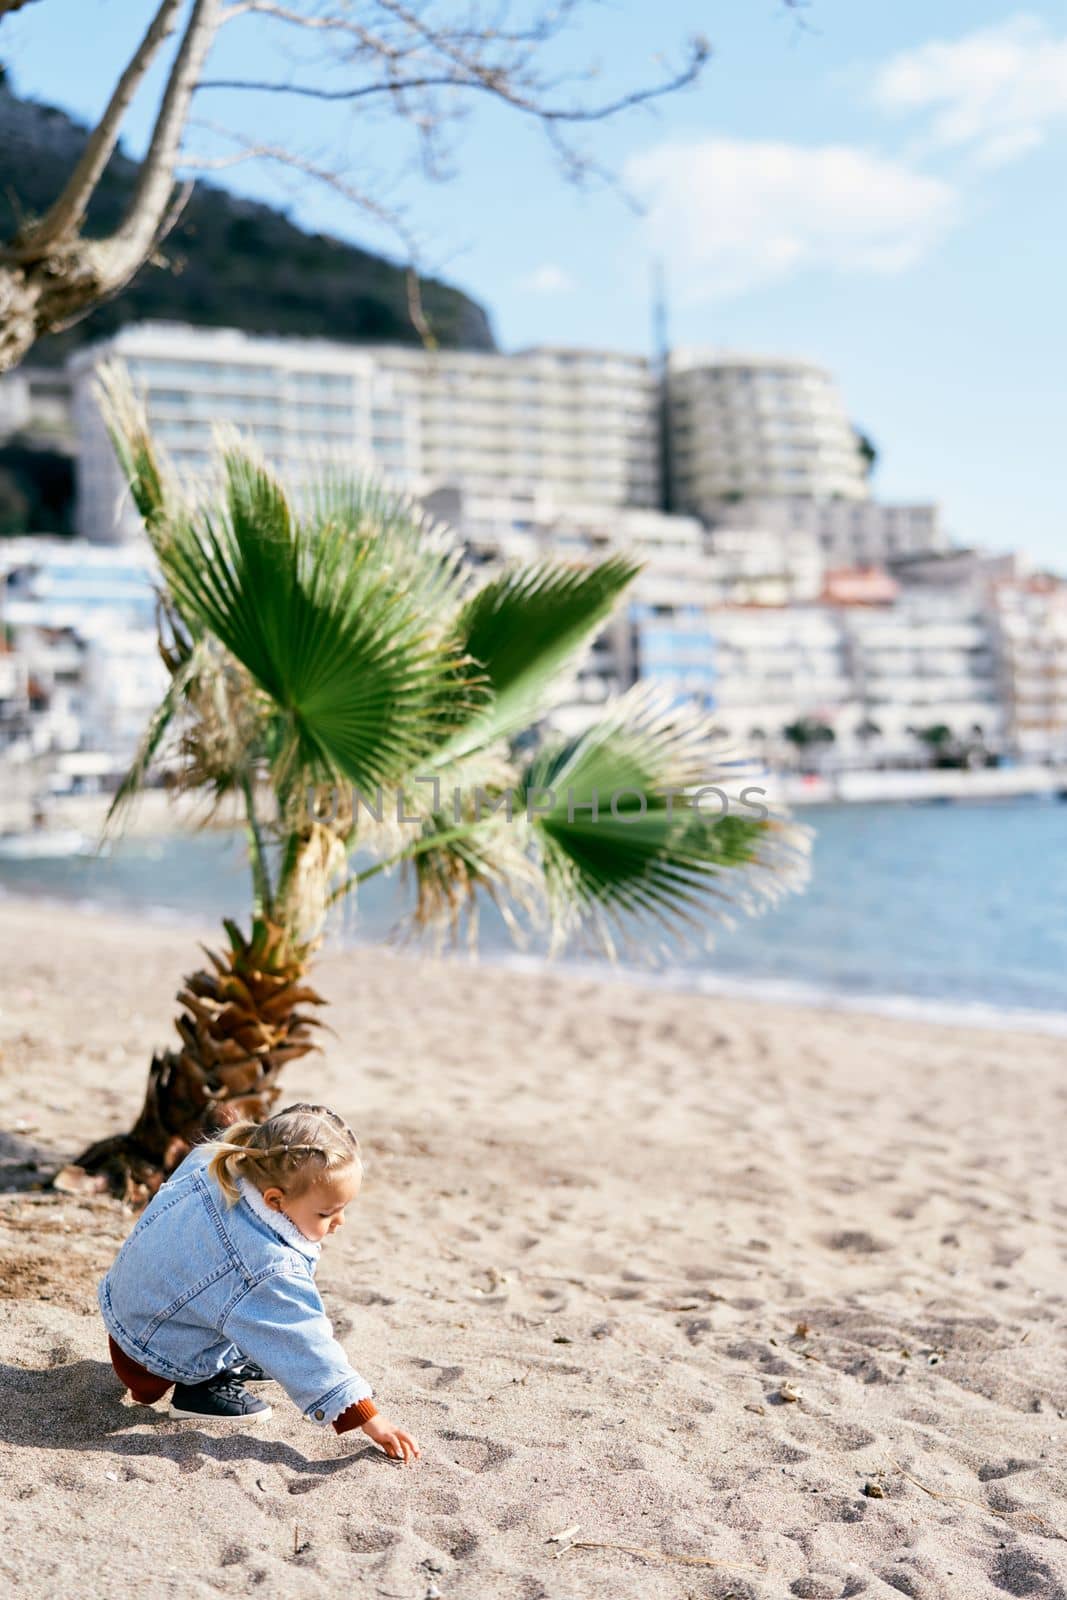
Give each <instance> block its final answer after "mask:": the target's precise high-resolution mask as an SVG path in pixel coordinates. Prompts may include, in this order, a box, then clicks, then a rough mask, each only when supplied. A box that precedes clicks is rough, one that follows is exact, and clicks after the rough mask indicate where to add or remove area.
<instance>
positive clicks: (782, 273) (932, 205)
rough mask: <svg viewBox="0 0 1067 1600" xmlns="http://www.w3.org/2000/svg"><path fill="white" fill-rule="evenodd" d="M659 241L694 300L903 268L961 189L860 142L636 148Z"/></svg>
mask: <svg viewBox="0 0 1067 1600" xmlns="http://www.w3.org/2000/svg"><path fill="white" fill-rule="evenodd" d="M626 178H627V180H628V182H629V183H630V184H631V185H632V186H633V187H634V188H635V189H636V190H637V192H638V193H639V194H640V195H642V196H643V198H644V199H645V201H646V204H647V207H648V213H647V216H646V219H645V226H646V229H647V232H648V235H649V243H650V245H651V247H652V248H653V249H654V250H655V251H656V252H657V253H659V254H662V255H663V256H664V258H665V259H666V260H667V262H668V264H669V265H670V267H671V270H672V277H673V278H674V280H675V281H676V282H677V283H678V284H679V287H680V290H681V292H682V294H683V295H685V297H686V298H687V299H689V300H690V301H695V300H703V299H711V298H713V297H715V296H719V295H728V294H737V293H741V292H743V291H744V290H745V289H749V288H757V287H759V286H761V285H763V284H767V283H773V282H776V281H780V280H781V279H783V278H786V277H789V276H791V275H792V274H794V273H796V272H800V271H803V270H806V269H816V270H823V271H834V272H875V273H893V272H902V271H904V270H905V269H906V268H908V267H912V266H914V265H915V264H916V262H918V261H919V260H921V259H922V257H923V256H924V255H925V254H926V252H927V251H928V250H929V249H930V247H931V245H932V244H934V243H935V242H936V240H937V239H938V238H939V237H940V236H941V234H942V233H943V232H944V231H945V230H946V229H947V228H948V227H949V226H951V224H952V223H953V221H954V220H955V218H956V214H957V210H958V204H957V198H956V194H955V191H954V190H953V189H952V188H951V187H950V185H949V184H947V183H945V182H943V181H942V180H941V179H940V178H934V177H929V176H926V175H924V174H922V173H919V172H915V171H913V170H912V169H911V168H909V167H907V166H905V165H903V164H901V163H899V162H896V161H893V160H890V159H888V158H886V157H883V156H878V155H875V154H872V153H871V152H869V151H866V150H862V149H858V148H855V147H852V146H849V145H821V146H813V147H807V146H803V145H794V144H785V143H771V142H763V141H755V140H751V141H749V140H742V139H698V140H693V141H673V142H668V143H664V144H660V145H656V146H654V147H653V148H651V149H649V150H646V151H644V152H643V153H642V154H640V155H638V156H635V157H633V158H632V159H631V160H630V161H629V162H628V163H627V167H626Z"/></svg>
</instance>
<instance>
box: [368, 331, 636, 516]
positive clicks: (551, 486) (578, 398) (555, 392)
mask: <svg viewBox="0 0 1067 1600" xmlns="http://www.w3.org/2000/svg"><path fill="white" fill-rule="evenodd" d="M368 352H369V355H370V357H371V359H372V361H373V363H374V368H375V372H376V373H377V374H379V376H380V379H381V381H383V382H387V383H388V384H389V386H390V388H391V391H392V393H393V394H395V396H396V401H397V404H398V405H399V406H400V407H402V408H403V409H404V411H405V413H406V414H407V415H410V416H411V417H413V418H414V427H415V432H416V437H417V441H418V477H419V481H420V485H421V486H422V487H424V488H432V487H434V486H435V485H438V484H456V485H458V486H459V487H461V488H462V489H464V490H466V491H468V492H469V493H471V494H474V495H494V494H496V495H500V494H507V495H511V496H515V495H524V494H538V493H539V494H542V495H547V496H549V497H551V498H553V499H555V500H556V501H558V502H560V503H563V504H590V505H600V506H624V505H625V506H648V507H657V506H658V505H659V502H660V498H661V489H660V470H659V449H660V446H659V423H658V405H659V397H658V384H657V381H656V377H655V374H654V373H653V371H652V368H651V366H650V364H649V363H648V361H646V360H645V358H644V357H643V356H633V355H625V354H622V353H620V352H615V351H602V350H578V349H563V348H555V347H540V348H536V349H530V350H519V351H516V352H514V353H513V354H508V355H502V354H496V353H492V352H481V351H465V350H439V351H432V352H428V351H425V350H417V349H411V348H408V347H404V346H397V345H387V346H369V347H368Z"/></svg>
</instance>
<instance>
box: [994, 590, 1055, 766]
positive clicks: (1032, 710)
mask: <svg viewBox="0 0 1067 1600" xmlns="http://www.w3.org/2000/svg"><path fill="white" fill-rule="evenodd" d="M993 607H994V615H995V618H996V627H997V635H998V643H999V652H1000V664H1001V674H1002V677H1001V683H1002V693H1003V699H1004V708H1005V715H1006V717H1007V721H1008V728H1009V733H1010V737H1011V741H1012V745H1013V747H1014V748H1015V749H1016V750H1017V751H1018V752H1019V753H1020V754H1021V755H1023V756H1029V757H1030V758H1037V759H1039V760H1048V759H1053V760H1059V761H1064V760H1067V583H1065V582H1064V580H1063V579H1062V578H1057V577H1053V576H1052V575H1050V574H1047V573H1034V574H1031V575H1030V576H1026V577H1023V576H1019V577H1015V578H1011V579H1006V580H1002V581H1000V582H998V583H996V584H995V585H994V588H993Z"/></svg>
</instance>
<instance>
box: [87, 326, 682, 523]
mask: <svg viewBox="0 0 1067 1600" xmlns="http://www.w3.org/2000/svg"><path fill="white" fill-rule="evenodd" d="M107 359H118V360H120V361H122V362H123V363H124V364H125V366H126V367H127V369H128V370H129V373H130V375H131V378H132V379H133V382H134V385H135V387H136V388H137V390H138V391H139V392H140V393H142V394H143V395H144V397H145V401H146V405H147V410H148V417H149V421H150V423H151V425H152V428H153V431H154V433H155V435H156V437H157V439H158V440H159V442H160V444H161V445H162V446H163V447H164V449H165V450H166V452H167V454H168V455H169V456H170V458H171V460H172V461H173V463H174V465H175V467H176V468H177V469H178V471H179V472H180V474H181V475H182V477H183V479H184V480H185V481H186V482H187V483H193V484H195V483H196V482H197V481H199V480H203V479H204V477H205V474H206V473H207V471H208V469H209V466H210V463H211V444H212V436H213V432H214V430H215V428H216V426H217V425H218V424H229V425H231V426H232V427H234V428H237V429H238V430H240V431H241V432H242V433H243V434H245V435H246V436H248V437H250V438H252V439H254V440H255V442H256V444H257V445H258V446H259V447H260V448H261V450H262V451H263V453H264V455H265V456H266V457H267V459H268V460H269V461H270V462H271V463H272V464H273V465H274V466H275V467H276V468H277V470H278V471H279V472H280V473H281V474H282V475H283V477H284V478H285V480H286V482H287V483H288V484H290V485H292V486H293V487H294V488H295V490H296V492H297V494H298V495H299V493H300V490H301V488H302V487H303V486H305V485H306V484H307V483H308V482H309V481H310V480H311V479H312V478H313V477H314V475H315V473H316V471H317V470H319V469H320V468H321V467H322V466H323V465H325V464H326V463H340V464H343V465H344V466H346V467H348V468H349V469H352V468H355V469H357V470H362V471H368V472H373V473H375V474H377V475H378V476H380V477H381V478H383V479H384V480H385V481H386V482H388V483H389V484H390V485H392V486H393V487H395V488H397V489H400V490H402V491H405V492H410V493H425V492H428V491H429V490H431V489H433V488H435V487H436V486H438V485H440V484H445V483H447V484H455V485H458V486H459V487H461V488H463V489H466V490H470V491H471V492H473V493H478V494H488V495H492V494H509V495H510V494H522V493H529V492H532V491H539V492H542V493H548V494H551V495H553V496H555V497H557V498H558V499H560V500H562V501H575V502H591V503H593V504H607V505H624V504H625V505H636V506H656V505H657V504H658V501H659V497H660V480H659V440H658V431H657V420H656V418H657V403H658V402H657V391H656V383H655V379H654V376H653V374H652V372H651V369H650V367H649V364H648V363H647V362H646V361H645V360H644V359H643V358H641V357H638V356H633V357H631V356H626V355H616V354H612V353H610V352H599V351H589V350H563V349H559V350H557V349H537V350H527V351H520V352H518V353H517V354H514V355H498V354H493V353H488V354H483V353H472V352H466V351H426V350H418V349H409V348H406V347H400V346H372V345H361V346H352V345H340V344H333V343H330V342H328V341H325V340H322V341H320V340H298V339H267V338H258V337H252V336H250V335H247V334H244V333H240V332H238V331H236V330H234V329H204V328H191V327H179V326H174V325H167V324H161V323H143V324H139V325H137V326H133V327H129V328H125V329H123V330H122V331H121V332H119V333H118V334H116V335H115V336H114V337H113V338H111V339H108V340H106V341H103V342H102V343H100V344H96V345H94V346H92V347H90V348H89V349H86V350H84V351H81V352H79V353H78V354H77V355H76V356H74V357H73V358H72V360H71V363H70V370H71V376H72V380H73V389H74V401H73V404H74V416H75V425H76V428H77V431H78V435H79V440H80V444H81V470H80V473H79V484H78V506H77V528H78V532H79V533H80V534H82V535H83V536H84V537H87V538H90V539H94V540H104V541H116V540H118V541H121V540H123V539H126V538H129V537H131V536H133V535H135V533H136V530H137V519H136V518H135V516H134V515H133V513H132V510H131V509H130V508H129V507H128V505H124V502H123V486H122V483H121V480H120V477H119V473H118V470H117V467H116V465H115V462H114V460H113V453H112V451H111V447H110V443H109V441H108V439H107V437H106V434H105V432H104V428H103V425H102V422H101V420H100V417H99V413H98V410H97V407H96V403H95V399H94V393H93V390H94V374H95V368H96V366H97V364H98V363H99V362H101V361H103V360H107Z"/></svg>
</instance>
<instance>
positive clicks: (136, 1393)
mask: <svg viewBox="0 0 1067 1600" xmlns="http://www.w3.org/2000/svg"><path fill="white" fill-rule="evenodd" d="M107 1348H108V1352H109V1354H110V1356H111V1365H112V1366H113V1367H114V1369H115V1371H116V1372H117V1373H118V1375H119V1381H120V1382H121V1383H122V1384H124V1385H125V1387H126V1388H127V1389H128V1390H129V1391H130V1393H131V1394H132V1395H133V1398H134V1399H135V1400H136V1401H137V1402H138V1404H140V1405H142V1406H150V1405H151V1404H152V1402H153V1401H154V1400H159V1399H161V1398H162V1396H163V1395H165V1394H166V1392H167V1390H168V1389H169V1388H171V1387H172V1384H173V1380H172V1379H171V1378H157V1377H156V1375H155V1373H154V1372H149V1371H148V1368H147V1367H142V1366H141V1363H140V1362H139V1361H134V1360H132V1358H131V1357H130V1356H128V1355H127V1354H126V1352H125V1350H120V1349H119V1347H118V1345H117V1344H116V1343H115V1341H114V1339H113V1338H112V1337H111V1335H110V1334H108V1336H107Z"/></svg>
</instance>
